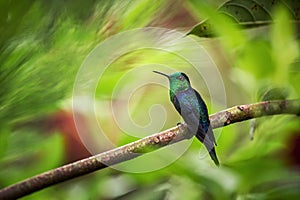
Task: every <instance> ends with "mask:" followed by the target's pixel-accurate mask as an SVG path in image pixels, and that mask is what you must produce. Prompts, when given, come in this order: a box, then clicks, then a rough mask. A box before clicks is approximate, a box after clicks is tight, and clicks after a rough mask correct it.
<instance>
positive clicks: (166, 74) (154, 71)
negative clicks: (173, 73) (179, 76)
mask: <svg viewBox="0 0 300 200" xmlns="http://www.w3.org/2000/svg"><path fill="white" fill-rule="evenodd" d="M153 72H154V73H157V74H160V75H163V76H165V77H167V78H170V76H169V75H167V74H164V73H162V72H158V71H153Z"/></svg>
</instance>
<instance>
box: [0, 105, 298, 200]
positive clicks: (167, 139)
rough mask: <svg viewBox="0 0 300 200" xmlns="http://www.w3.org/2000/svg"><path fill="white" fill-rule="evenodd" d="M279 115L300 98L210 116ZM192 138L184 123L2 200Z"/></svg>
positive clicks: (6, 193) (4, 194) (221, 121)
mask: <svg viewBox="0 0 300 200" xmlns="http://www.w3.org/2000/svg"><path fill="white" fill-rule="evenodd" d="M277 114H295V115H299V114H300V99H297V100H278V101H264V102H259V103H254V104H248V105H240V106H235V107H232V108H229V109H226V110H224V111H220V112H218V113H215V114H213V115H211V116H210V120H211V124H212V127H213V128H218V127H223V126H227V125H230V124H233V123H236V122H240V121H244V120H248V119H252V118H257V117H261V116H267V115H277ZM189 138H191V135H189V134H187V132H186V125H185V124H181V125H179V126H176V127H174V128H171V129H169V130H166V131H163V132H160V133H157V134H154V135H151V136H148V137H145V138H142V139H140V140H138V141H135V142H132V143H129V144H127V145H124V146H121V147H118V148H115V149H112V150H110V151H106V152H103V153H100V154H98V155H95V156H92V157H89V158H86V159H82V160H79V161H76V162H74V163H71V164H67V165H64V166H62V167H59V168H56V169H53V170H50V171H48V172H45V173H42V174H39V175H36V176H34V177H31V178H29V179H26V180H24V181H21V182H19V183H16V184H14V185H11V186H9V187H6V188H3V189H1V190H0V199H16V198H20V197H23V196H25V195H28V194H31V193H33V192H36V191H38V190H41V189H43V188H46V187H49V186H51V185H54V184H57V183H61V182H63V181H66V180H70V179H72V178H75V177H78V176H82V175H85V174H88V173H91V172H94V171H96V170H100V169H103V168H106V167H107V166H111V165H114V164H117V163H121V162H124V161H127V160H131V159H133V158H136V157H138V156H141V155H143V154H145V153H147V152H149V151H153V150H155V149H157V148H161V147H164V146H167V145H169V144H172V143H176V142H179V141H181V140H184V139H189Z"/></svg>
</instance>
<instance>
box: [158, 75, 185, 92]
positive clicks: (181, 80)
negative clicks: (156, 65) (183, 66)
mask: <svg viewBox="0 0 300 200" xmlns="http://www.w3.org/2000/svg"><path fill="white" fill-rule="evenodd" d="M153 72H154V73H157V74H160V75H163V76H165V77H167V78H168V79H169V82H170V90H171V91H172V92H174V93H176V92H183V91H185V90H187V89H189V88H190V87H191V84H190V80H189V77H188V76H187V75H186V74H185V73H183V72H175V73H173V74H171V75H167V74H164V73H161V72H158V71H153Z"/></svg>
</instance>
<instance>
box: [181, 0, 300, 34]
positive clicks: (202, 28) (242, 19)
mask: <svg viewBox="0 0 300 200" xmlns="http://www.w3.org/2000/svg"><path fill="white" fill-rule="evenodd" d="M189 2H190V4H191V5H192V7H193V8H194V9H195V10H197V12H199V13H201V15H203V13H206V12H207V11H206V10H205V9H204V6H203V5H204V3H201V2H200V1H197V0H189ZM279 6H282V7H284V8H285V9H286V10H288V11H289V13H290V15H291V16H292V19H293V20H299V19H300V13H299V12H300V11H299V8H300V1H288V0H285V1H278V0H277V1H268V0H267V1H266V0H255V1H254V0H249V1H245V0H230V1H227V2H225V3H224V4H223V5H221V6H220V7H219V8H218V9H217V13H218V14H220V15H221V18H228V19H231V20H230V23H232V24H237V25H240V26H242V27H244V28H251V27H258V26H262V25H267V24H270V23H272V21H273V18H274V15H273V10H274V9H275V8H277V7H279ZM202 17H208V16H202ZM212 17H213V16H209V17H208V20H204V21H203V22H201V23H199V24H197V25H196V26H195V27H193V29H192V30H191V31H190V32H189V33H188V34H187V35H190V34H193V35H197V36H199V37H213V36H216V35H218V31H217V30H218V26H222V25H221V24H220V23H216V21H215V20H214V19H211V18H212Z"/></svg>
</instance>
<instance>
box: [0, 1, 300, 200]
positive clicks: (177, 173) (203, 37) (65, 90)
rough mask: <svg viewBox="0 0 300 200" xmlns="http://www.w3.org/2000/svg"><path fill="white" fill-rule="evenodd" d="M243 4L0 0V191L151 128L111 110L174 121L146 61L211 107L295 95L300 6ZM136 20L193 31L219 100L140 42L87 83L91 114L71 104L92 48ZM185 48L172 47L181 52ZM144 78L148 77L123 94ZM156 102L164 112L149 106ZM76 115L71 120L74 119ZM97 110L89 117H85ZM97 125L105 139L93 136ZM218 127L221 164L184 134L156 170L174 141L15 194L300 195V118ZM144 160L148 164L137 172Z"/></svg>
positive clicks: (145, 120)
mask: <svg viewBox="0 0 300 200" xmlns="http://www.w3.org/2000/svg"><path fill="white" fill-rule="evenodd" d="M247 2H248V3H247ZM247 2H245V1H238V0H231V1H209V0H207V1H197V0H158V1H155V2H154V1H150V0H139V1H138V0H131V1H129V0H110V1H105V0H98V1H95V0H88V1H80V0H73V1H69V0H65V1H44V0H40V1H33V0H28V1H15V0H11V1H5V0H1V1H0V15H1V17H0V36H1V37H0V70H1V71H0V85H1V89H0V102H1V104H0V109H1V111H0V188H4V187H6V186H8V185H10V184H13V183H16V182H18V181H21V180H23V179H25V178H28V177H31V176H33V175H36V174H38V173H41V172H44V171H46V170H50V169H53V168H55V167H59V166H61V165H63V164H66V163H70V162H73V161H76V160H79V159H82V158H85V157H87V156H90V155H91V153H90V151H89V150H90V148H92V149H93V148H94V149H96V150H95V151H94V152H101V151H105V150H107V149H110V148H112V145H111V143H112V144H114V145H116V146H120V145H123V144H126V143H129V142H131V141H135V140H137V139H139V138H140V137H144V136H146V135H150V134H152V133H154V132H151V131H149V132H143V133H140V135H138V134H136V135H134V136H132V135H131V134H130V133H128V131H126V130H124V129H122V127H120V124H118V123H117V122H116V121H115V117H114V114H115V115H118V116H119V115H121V114H120V113H118V111H119V110H125V111H126V113H127V115H126V116H123V115H122V116H121V118H122V117H123V120H126V119H128V118H130V119H131V120H132V121H133V122H134V123H135V124H136V126H137V127H143V126H147V125H149V124H150V125H152V126H156V125H155V124H153V121H151V120H152V119H154V118H156V119H158V120H156V121H155V122H157V123H159V119H161V120H163V121H162V122H161V123H159V126H160V129H161V130H164V129H167V128H170V127H173V126H175V125H176V124H177V122H179V121H181V118H180V116H179V115H178V114H177V112H176V110H175V109H174V108H173V105H172V104H171V103H170V101H169V95H168V90H167V88H165V87H162V86H161V85H158V84H150V82H151V81H153V80H158V79H159V80H160V79H162V82H163V83H165V84H167V80H163V77H158V76H157V75H156V74H153V73H152V72H151V70H152V69H153V67H148V66H147V65H150V64H151V65H152V64H153V63H154V64H155V65H156V66H157V67H156V68H155V69H156V70H160V71H163V72H168V71H164V70H166V67H165V66H168V67H171V68H172V70H174V71H184V72H185V73H186V74H188V75H189V76H190V79H191V82H192V84H193V86H194V87H195V88H196V89H197V90H198V91H199V92H200V93H201V94H202V96H203V98H204V99H205V100H206V102H207V104H208V109H209V112H210V113H214V112H217V111H219V110H222V109H224V108H225V107H231V106H234V105H238V104H247V103H254V102H259V101H262V100H272V99H296V98H299V94H300V84H299V82H300V63H299V27H298V21H299V18H300V14H299V12H300V4H299V3H298V2H297V1H292V0H291V1H283V0H282V1H272V2H271V1H262V0H260V1H247ZM256 2H259V4H258V3H256ZM244 8H245V9H246V11H245V10H244ZM216 10H218V12H215V11H216ZM247 10H248V11H247ZM249 10H250V11H249ZM228 18H230V20H229V19H228ZM205 19H208V20H207V21H206V22H205V23H204V24H199V23H200V22H201V21H203V20H205ZM232 19H233V21H232ZM271 21H272V22H274V23H270V22H271ZM266 24H268V25H266ZM262 25H264V26H262ZM144 27H162V28H168V29H172V30H176V31H178V32H180V33H182V34H186V33H190V34H189V35H188V36H186V37H190V38H191V39H193V40H195V41H196V42H197V43H198V44H199V45H201V46H202V47H203V48H204V50H205V51H204V53H205V55H199V56H200V57H201V56H203V57H205V58H206V59H211V61H212V62H211V63H210V64H211V66H206V67H214V66H216V67H217V69H218V71H219V73H220V74H221V76H222V81H223V82H222V84H223V86H224V90H225V94H226V96H225V99H222V98H220V99H221V100H220V99H219V98H218V96H212V95H211V91H209V89H208V88H209V87H210V86H207V85H206V84H205V79H211V80H214V78H215V77H214V76H211V77H201V76H199V75H197V74H195V73H194V69H193V68H192V67H191V66H190V65H189V64H188V63H187V62H186V61H185V60H184V59H182V58H180V57H179V56H177V55H174V54H172V53H169V52H164V51H157V50H151V49H144V50H143V49H142V50H138V51H134V52H132V53H129V54H126V55H122V56H120V57H119V58H118V59H117V60H116V61H115V62H114V63H112V64H111V66H110V67H109V68H108V69H107V70H106V71H105V72H104V73H103V75H102V76H101V80H99V82H98V85H97V87H96V90H95V95H94V98H95V102H96V103H95V110H86V109H80V108H78V107H76V108H74V109H72V101H73V99H72V95H73V86H74V84H75V80H76V76H78V71H79V69H80V66H81V65H82V63H83V62H84V61H85V59H86V57H87V56H88V55H89V54H90V52H91V51H92V50H93V49H94V48H96V47H97V45H98V44H100V43H101V42H103V41H105V40H108V39H109V38H110V37H111V36H113V35H115V34H118V33H122V32H123V31H128V30H132V29H135V28H144ZM191 30H192V31H191ZM216 36H217V37H216ZM138 40H139V38H137V39H136V42H139V41H138ZM189 47H190V46H189V44H184V43H182V45H181V46H180V48H181V50H184V49H186V50H189ZM198 70H200V71H201V69H198ZM125 75H127V77H125ZM124 77H125V78H124ZM143 81H144V82H146V83H149V84H145V85H142V86H141V87H138V88H137V89H135V90H134V93H132V88H134V86H135V85H139V84H140V85H141V84H142V83H143ZM164 81H165V82H164ZM120 83H121V85H123V87H122V88H121V90H122V92H123V93H124V94H130V98H129V100H128V99H126V98H127V96H126V95H125V96H126V98H124V99H122V98H123V96H122V94H123V93H122V94H121V92H118V91H121V90H116V88H117V87H120ZM126 85H133V86H132V87H126ZM126 88H127V89H126ZM221 92H222V91H221ZM222 95H223V94H221V93H220V96H222ZM222 97H223V96H222ZM223 100H224V101H223ZM82 102H83V104H85V103H86V104H88V103H90V100H89V99H82ZM224 102H225V104H224ZM156 104H158V105H161V106H162V107H163V108H164V109H158V110H155V109H154V108H153V105H156ZM112 105H113V106H114V109H116V113H113V110H112V108H111V106H112ZM153 110H154V111H153ZM152 111H153V112H152ZM120 112H121V111H120ZM74 113H76V120H77V122H78V121H79V122H80V123H76V124H75V122H74V115H73V114H74ZM94 116H96V118H97V123H94V121H92V120H91V118H93V117H94ZM162 116H163V117H165V118H163V117H162ZM161 117H162V118H161ZM99 125H100V126H101V129H102V130H103V131H104V132H105V133H106V135H105V136H106V138H108V139H109V141H111V143H106V142H103V141H94V135H95V134H97V130H98V129H97V128H96V127H97V126H99ZM150 125H149V126H150ZM156 127H157V126H156ZM78 129H80V130H81V132H80V135H79V134H78ZM148 130H149V129H148ZM158 131H159V130H158ZM215 133H216V135H217V138H218V140H217V143H218V146H217V153H218V157H219V160H220V162H221V165H222V166H221V167H220V168H217V167H215V166H214V164H213V163H212V161H211V160H210V158H209V157H207V156H206V157H205V158H203V157H201V155H202V154H203V152H202V151H203V147H202V145H201V144H200V143H199V142H198V141H196V140H190V141H188V142H189V143H188V144H187V145H186V149H185V150H187V151H184V152H183V154H182V155H180V156H179V157H176V158H175V157H174V161H173V162H172V163H170V164H168V165H163V167H161V166H162V165H159V164H158V165H156V164H157V163H160V162H162V161H161V160H164V159H165V158H166V157H169V155H171V154H172V152H173V151H176V146H175V147H166V148H165V150H159V151H158V153H157V154H155V155H161V157H159V158H157V159H152V157H149V158H148V159H147V157H146V158H137V159H136V160H134V161H130V162H128V163H124V164H123V165H122V170H118V168H107V169H105V170H101V171H98V172H94V173H92V174H90V175H87V176H84V177H80V178H76V179H74V180H71V181H68V182H66V183H62V184H59V185H56V186H53V187H50V188H47V189H44V190H42V191H39V192H36V193H34V194H32V195H29V196H27V197H24V198H23V199H141V198H143V199H183V198H184V199H297V198H299V197H300V190H299V188H300V171H299V170H300V119H299V116H292V115H282V116H270V117H263V118H259V119H255V120H249V121H245V122H242V123H238V124H234V125H231V126H228V127H225V128H223V129H221V130H215ZM82 134H84V136H82ZM81 137H84V138H85V140H90V141H94V142H93V143H91V144H90V145H92V147H88V148H86V147H85V145H84V144H83V143H82V141H81ZM251 138H252V140H251ZM184 142H186V141H184ZM93 145H94V147H93ZM94 152H93V153H94ZM176 155H177V154H176ZM150 158H151V159H150ZM144 166H153V168H155V169H156V170H152V171H151V170H144V171H143V170H140V169H143V167H144ZM157 166H158V167H157ZM136 169H139V170H136ZM134 171H136V172H139V173H134ZM140 171H143V172H140Z"/></svg>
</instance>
